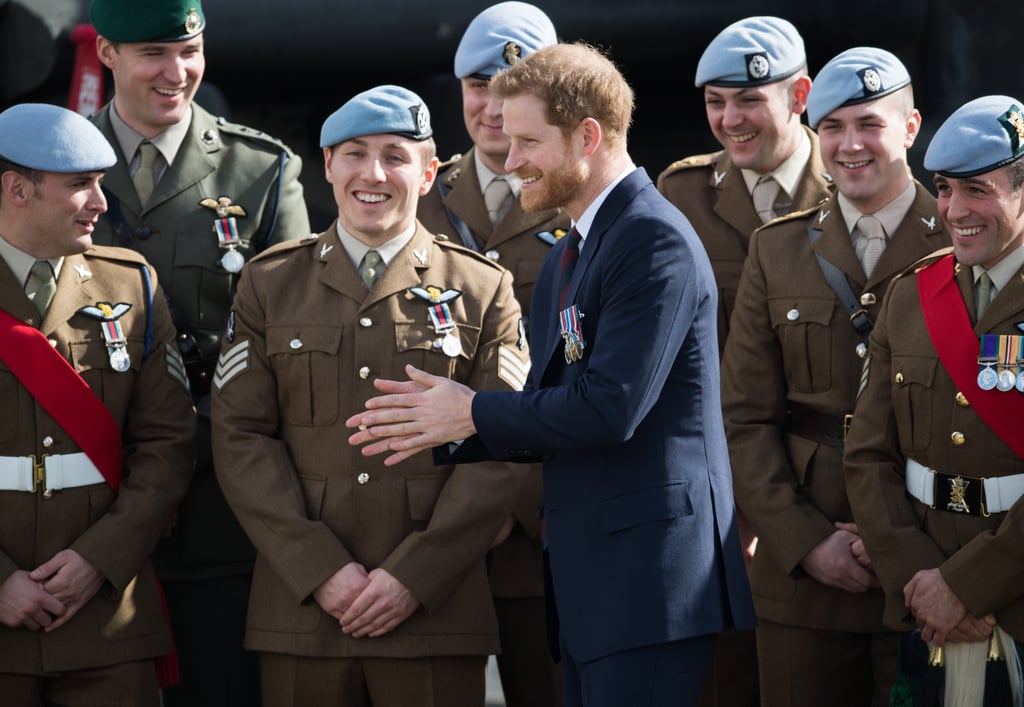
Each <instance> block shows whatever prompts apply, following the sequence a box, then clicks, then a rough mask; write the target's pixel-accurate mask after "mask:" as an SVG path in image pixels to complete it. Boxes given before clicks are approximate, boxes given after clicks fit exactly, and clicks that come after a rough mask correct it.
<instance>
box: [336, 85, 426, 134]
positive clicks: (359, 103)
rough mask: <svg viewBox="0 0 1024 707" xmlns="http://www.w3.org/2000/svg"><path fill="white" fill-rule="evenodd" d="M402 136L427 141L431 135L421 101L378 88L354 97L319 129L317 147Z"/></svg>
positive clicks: (408, 94) (398, 90)
mask: <svg viewBox="0 0 1024 707" xmlns="http://www.w3.org/2000/svg"><path fill="white" fill-rule="evenodd" d="M385 133H387V134H391V135H401V136H402V137H407V138H411V139H413V140H426V139H427V138H428V137H430V136H431V135H433V134H434V133H433V130H431V128H430V111H428V110H427V105H426V104H425V103H424V102H423V99H422V98H420V97H419V96H417V95H416V94H415V93H413V92H412V91H410V90H409V89H407V88H402V87H401V86H391V85H385V86H377V87H376V88H371V89H370V90H368V91H363V92H362V93H360V94H357V95H356V96H353V97H352V98H351V99H349V101H348V102H347V103H345V105H343V106H342V107H341V108H339V109H338V110H336V111H334V112H333V113H331V115H330V116H329V117H328V118H327V120H325V121H324V124H323V127H322V128H320V147H331V146H333V145H337V144H338V143H341V142H345V140H351V139H352V138H354V137H362V136H363V135H381V134H385Z"/></svg>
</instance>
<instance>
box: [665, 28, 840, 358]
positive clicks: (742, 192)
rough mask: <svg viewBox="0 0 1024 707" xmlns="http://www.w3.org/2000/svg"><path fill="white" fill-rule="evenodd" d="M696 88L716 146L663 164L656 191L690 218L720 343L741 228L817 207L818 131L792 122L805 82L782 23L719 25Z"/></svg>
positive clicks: (824, 188) (743, 247)
mask: <svg viewBox="0 0 1024 707" xmlns="http://www.w3.org/2000/svg"><path fill="white" fill-rule="evenodd" d="M696 85H697V86H698V87H701V86H703V87H704V102H705V108H706V110H707V116H708V124H709V125H710V127H711V131H712V132H713V133H714V135H715V137H716V138H717V139H718V141H719V142H720V143H721V144H722V147H723V148H724V149H722V150H720V151H719V152H715V153H712V154H707V155H694V156H692V157H685V158H683V159H681V160H679V161H677V162H674V163H673V164H671V165H669V167H668V168H667V169H665V170H664V171H663V172H662V173H661V174H660V175H659V177H658V190H659V191H660V192H661V193H662V194H664V195H665V196H666V197H667V198H668V200H669V201H671V202H672V203H673V204H675V205H676V206H677V207H678V208H679V210H680V211H682V212H683V213H684V214H686V217H687V218H688V219H690V223H692V224H693V227H694V229H695V230H696V231H697V235H699V236H700V239H701V242H702V243H703V244H704V248H705V249H706V250H707V251H708V256H709V257H710V258H711V267H712V268H713V269H714V271H715V279H716V280H717V282H718V307H719V309H718V313H719V316H718V342H719V348H720V349H721V350H724V349H725V338H726V335H727V334H728V333H729V318H730V317H731V316H732V310H733V302H735V300H736V288H737V287H738V286H739V281H740V273H741V272H742V269H743V261H744V259H745V258H746V256H747V244H748V242H749V240H750V234H751V233H752V232H753V231H754V229H755V228H757V227H759V226H761V225H762V224H763V223H766V222H767V221H769V220H771V219H772V218H775V217H776V216H783V215H785V214H787V213H789V212H790V211H803V210H805V209H809V208H811V207H813V206H815V205H817V204H818V202H820V201H821V200H822V199H824V198H825V197H827V196H828V194H829V191H828V186H829V183H828V181H827V179H826V178H825V175H824V172H825V168H824V166H823V165H822V162H821V152H820V150H819V149H818V138H817V136H816V135H815V134H814V133H813V132H812V131H811V130H809V129H808V128H806V127H804V125H803V124H802V123H801V122H800V116H801V115H803V113H804V110H805V109H806V106H807V94H808V92H809V91H810V89H811V79H810V77H809V76H808V75H807V58H806V56H805V53H804V42H803V39H802V38H801V37H800V34H799V33H798V32H797V30H796V28H795V27H794V26H793V25H792V24H790V23H789V22H787V21H786V20H783V19H780V18H778V17H748V18H746V19H744V20H740V21H739V22H735V23H733V24H731V25H729V26H728V27H726V28H725V29H724V30H722V32H721V33H720V34H719V35H718V36H717V37H715V39H714V40H712V42H711V43H710V44H709V45H708V47H707V49H705V50H704V54H703V55H701V58H700V61H699V62H698V64H697V75H696ZM759 181H764V182H766V187H767V188H768V189H769V195H774V197H773V198H772V199H771V200H770V202H769V203H770V207H769V208H770V211H767V210H763V213H759V212H758V210H757V208H756V206H755V203H754V199H753V191H754V188H755V186H756V185H757V183H758V182H759ZM759 189H760V188H759Z"/></svg>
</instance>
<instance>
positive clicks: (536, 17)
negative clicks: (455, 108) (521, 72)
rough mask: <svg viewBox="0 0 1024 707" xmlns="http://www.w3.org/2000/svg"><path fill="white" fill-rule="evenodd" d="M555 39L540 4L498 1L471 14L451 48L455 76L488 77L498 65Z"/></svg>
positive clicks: (507, 64) (553, 30)
mask: <svg viewBox="0 0 1024 707" xmlns="http://www.w3.org/2000/svg"><path fill="white" fill-rule="evenodd" d="M557 43H558V36H557V34H556V33H555V26H554V25H553V24H551V20H550V19H548V16H547V15H545V14H544V12H543V11H541V9H540V8H538V7H534V6H533V5H530V4H529V3H525V2H499V3H498V4H497V5H491V6H490V7H489V8H487V9H486V10H484V11H483V12H481V13H480V14H479V15H477V16H476V17H474V18H473V21H472V22H470V23H469V27H467V28H466V31H465V33H464V34H463V35H462V41H461V42H459V48H458V49H457V50H456V51H455V76H456V78H460V79H464V78H466V77H468V76H473V77H476V78H483V79H489V78H491V77H492V76H494V75H495V74H496V73H498V72H499V71H501V70H502V69H507V68H508V67H510V66H512V65H513V64H515V63H516V62H517V61H519V60H520V59H524V58H526V57H527V56H529V55H530V54H533V53H534V52H535V51H537V50H538V49H543V48H544V47H547V46H550V45H552V44H557Z"/></svg>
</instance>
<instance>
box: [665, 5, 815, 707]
mask: <svg viewBox="0 0 1024 707" xmlns="http://www.w3.org/2000/svg"><path fill="white" fill-rule="evenodd" d="M695 81H696V85H697V86H698V87H701V86H703V87H704V97H705V109H706V111H707V117H708V125H709V126H710V128H711V131H712V133H714V135H715V137H716V138H717V139H718V141H719V142H720V143H721V145H722V147H723V149H722V150H720V151H718V152H715V153H712V154H707V155H694V156H692V157H686V158H683V159H681V160H679V161H677V162H674V163H673V164H671V165H670V166H669V167H668V168H667V169H665V171H663V172H662V173H661V175H660V176H659V177H658V190H659V191H661V193H662V194H664V195H665V196H666V197H667V198H668V200H669V201H671V202H672V203H673V204H675V205H676V206H677V207H678V208H679V210H680V211H682V212H683V213H684V214H686V217H687V218H688V219H690V223H692V224H693V227H694V229H695V230H696V231H697V235H698V236H700V239H701V243H703V245H704V249H705V250H706V251H707V252H708V257H709V258H710V259H711V268H712V269H713V270H714V272H715V281H716V283H717V285H718V347H719V352H721V351H724V350H725V340H726V336H727V335H728V333H729V317H730V316H732V310H733V305H734V303H735V301H736V289H737V288H738V287H739V282H740V273H741V272H742V270H743V261H744V260H745V259H746V257H747V245H748V243H749V242H750V234H751V233H753V231H754V229H756V228H758V227H759V226H761V225H762V224H763V223H765V222H767V221H769V220H771V219H772V218H774V217H776V216H781V215H783V214H785V213H787V212H789V211H799V210H804V209H808V208H811V207H812V206H814V205H816V204H817V203H819V202H820V201H821V200H822V199H824V198H825V197H827V196H828V182H827V180H826V179H825V177H824V171H825V168H824V166H823V165H822V163H821V153H820V150H819V149H818V136H817V135H815V134H814V133H813V132H812V131H811V130H809V129H808V128H806V127H804V125H803V124H802V123H801V122H800V116H801V115H803V113H804V110H805V109H806V106H807V93H808V91H809V90H810V87H811V79H810V77H809V76H808V75H807V57H806V55H805V52H804V42H803V39H802V38H801V37H800V34H799V33H798V32H797V30H796V28H795V27H794V26H793V25H792V24H790V23H789V22H787V21H786V20H783V19H780V18H777V17H762V16H758V17H748V18H746V19H744V20H740V21H738V22H735V23H733V24H731V25H729V26H728V27H726V28H725V29H724V30H722V32H721V33H719V34H718V36H716V37H715V38H714V39H713V40H712V41H711V43H710V44H709V45H708V47H707V49H705V50H704V54H703V55H702V56H701V58H700V61H699V62H698V64H697V75H696V80H695ZM759 180H765V181H766V186H767V188H769V189H771V190H773V191H772V192H771V193H772V194H774V195H775V196H774V199H773V202H772V203H771V210H770V211H767V210H764V209H762V211H763V213H759V212H758V210H757V208H756V206H755V204H754V201H753V197H752V190H753V189H754V188H755V186H756V185H757V184H758V182H759ZM762 188H765V187H758V189H762ZM770 195H771V194H770ZM737 522H738V525H739V529H740V538H741V541H742V543H743V548H744V554H745V557H746V560H747V563H748V564H749V562H750V558H751V556H752V555H753V553H754V549H755V547H756V543H757V538H756V536H755V535H754V533H753V531H752V530H751V529H750V524H749V523H747V522H746V519H745V518H744V517H743V515H742V513H741V514H738V515H737ZM737 675H743V676H745V679H743V680H738V679H737V677H736V676H737ZM757 684H758V679H757V648H756V642H755V638H754V632H753V631H725V632H723V633H722V634H721V635H720V636H719V637H718V644H717V646H716V648H715V659H714V660H713V661H712V664H711V670H710V672H709V673H708V679H707V682H706V684H705V689H704V694H703V696H702V700H701V704H702V705H705V707H710V706H711V705H722V706H723V707H742V706H743V705H746V706H747V707H756V706H757V705H758V704H759V703H760V700H759V698H758V690H757Z"/></svg>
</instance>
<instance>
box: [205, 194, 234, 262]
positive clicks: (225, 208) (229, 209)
mask: <svg viewBox="0 0 1024 707" xmlns="http://www.w3.org/2000/svg"><path fill="white" fill-rule="evenodd" d="M199 205H200V206H205V207H206V208H208V209H213V211H214V213H216V214H217V218H216V219H214V221H213V232H214V233H216V234H217V245H218V246H220V248H221V249H222V250H224V251H225V252H224V255H222V256H221V258H220V266H221V267H222V268H224V269H225V270H226V271H228V272H229V273H237V272H240V271H241V269H242V266H243V265H245V256H244V255H242V254H241V253H240V252H239V251H238V245H239V243H241V237H240V236H239V235H238V222H237V221H236V220H235V217H236V216H245V215H246V214H245V209H243V208H242V207H241V206H239V205H238V204H232V203H231V198H230V197H227V196H221V197H218V198H216V199H210V198H206V199H203V200H202V201H200V202H199Z"/></svg>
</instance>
